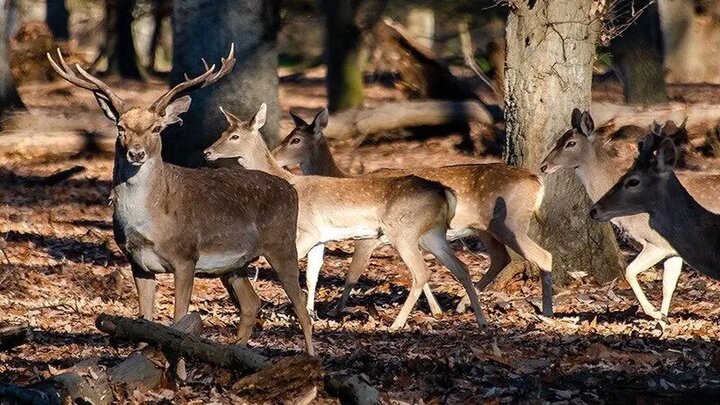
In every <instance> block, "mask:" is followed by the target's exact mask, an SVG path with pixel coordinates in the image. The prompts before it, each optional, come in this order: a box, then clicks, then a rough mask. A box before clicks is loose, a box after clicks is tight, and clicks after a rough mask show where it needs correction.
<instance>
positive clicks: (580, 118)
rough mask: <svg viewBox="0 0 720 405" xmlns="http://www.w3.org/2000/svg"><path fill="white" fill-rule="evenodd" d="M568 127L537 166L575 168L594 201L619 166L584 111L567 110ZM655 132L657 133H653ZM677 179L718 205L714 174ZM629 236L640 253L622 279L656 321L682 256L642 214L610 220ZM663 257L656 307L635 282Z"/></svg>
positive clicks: (718, 179) (719, 187)
mask: <svg viewBox="0 0 720 405" xmlns="http://www.w3.org/2000/svg"><path fill="white" fill-rule="evenodd" d="M571 125H572V128H571V129H569V130H568V131H567V132H565V134H563V136H562V137H560V139H559V140H558V141H557V142H556V143H555V147H554V148H553V149H552V150H551V151H550V153H548V155H547V157H546V158H545V160H544V161H543V162H542V164H541V166H540V171H541V172H543V173H546V174H550V173H553V172H555V171H557V170H559V169H562V168H568V169H573V170H575V174H576V175H577V176H578V177H579V178H580V181H581V182H582V183H583V185H584V187H585V191H587V193H588V195H589V196H590V199H592V200H593V201H598V200H599V199H600V197H602V195H603V194H605V193H606V192H607V191H608V190H610V188H611V187H612V185H613V184H614V183H615V182H617V180H618V179H619V178H620V177H621V176H622V172H621V169H620V168H618V165H617V163H616V162H615V161H614V160H613V159H612V157H611V156H610V155H609V154H608V152H607V151H606V150H605V148H604V147H603V144H602V142H601V141H600V140H599V139H598V137H597V135H596V134H595V132H594V128H595V125H594V122H593V120H592V117H591V116H590V113H588V112H587V111H586V112H582V113H581V112H580V110H578V109H575V110H573V113H572V117H571ZM656 136H657V135H656ZM678 178H679V179H680V181H681V182H682V183H683V184H684V185H685V187H687V189H688V190H689V191H690V192H691V193H692V194H694V195H696V196H698V197H699V198H700V200H701V203H702V204H703V205H704V206H705V207H706V208H708V209H711V210H713V211H718V210H720V201H718V199H717V196H718V195H720V175H708V174H699V173H693V174H691V173H686V174H679V175H678ZM613 222H614V223H615V225H617V226H618V227H619V228H620V229H622V230H623V231H624V232H625V233H627V235H629V236H630V237H631V238H632V239H634V240H635V241H637V242H638V243H640V245H641V246H642V250H641V251H640V254H639V255H638V256H637V257H636V258H635V260H633V261H632V262H631V263H630V264H629V265H628V266H627V268H626V269H625V278H626V280H627V281H628V284H630V287H631V288H632V290H633V292H634V293H635V296H636V297H637V299H638V301H639V302H640V306H641V307H642V309H643V312H645V314H647V315H648V316H650V317H652V318H654V319H658V320H662V319H665V318H666V317H667V315H668V312H669V310H670V302H671V300H672V294H673V291H674V290H675V286H676V284H677V280H678V277H680V272H681V270H682V262H683V261H682V259H681V258H680V257H678V256H677V253H676V252H675V250H674V249H673V247H672V246H670V244H669V243H668V241H667V240H665V239H664V238H663V237H662V236H661V235H660V234H658V233H657V232H656V231H655V230H653V229H652V227H651V226H650V225H649V224H648V216H647V215H632V216H627V217H622V218H617V219H616V220H614V221H613ZM663 259H664V260H665V263H664V267H665V269H664V272H663V298H662V304H661V307H660V310H659V311H658V310H657V309H656V308H655V307H654V306H653V305H652V304H651V303H650V301H648V299H647V297H646V296H645V293H644V292H643V290H642V288H641V287H640V284H639V283H638V281H637V276H638V274H640V273H642V272H643V271H645V270H647V269H648V268H650V267H652V266H653V265H654V264H655V263H657V262H659V261H661V260H663Z"/></svg>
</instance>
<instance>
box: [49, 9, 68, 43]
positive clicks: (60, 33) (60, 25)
mask: <svg viewBox="0 0 720 405" xmlns="http://www.w3.org/2000/svg"><path fill="white" fill-rule="evenodd" d="M69 19H70V13H69V12H68V9H67V7H66V6H65V0H47V2H46V4H45V22H46V23H47V25H48V28H50V31H51V32H52V34H53V38H55V40H56V41H67V40H68V39H70V30H69V29H68V20H69Z"/></svg>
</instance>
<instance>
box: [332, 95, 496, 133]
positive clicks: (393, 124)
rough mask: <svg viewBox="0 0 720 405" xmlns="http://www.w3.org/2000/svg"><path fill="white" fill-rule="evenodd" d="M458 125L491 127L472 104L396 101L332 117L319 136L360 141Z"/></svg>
mask: <svg viewBox="0 0 720 405" xmlns="http://www.w3.org/2000/svg"><path fill="white" fill-rule="evenodd" d="M460 123H480V124H485V125H493V123H494V120H493V118H492V115H491V114H490V112H488V110H487V109H486V108H485V106H483V105H482V104H480V103H478V102H476V101H399V102H392V103H387V104H384V105H381V106H379V107H376V108H369V109H354V110H349V111H345V112H341V113H338V114H334V115H332V117H330V120H329V122H328V127H327V128H326V129H325V130H324V131H323V134H324V135H325V136H326V137H329V138H334V139H339V140H345V139H361V140H362V139H366V138H368V137H370V136H372V135H375V134H380V133H387V132H393V131H398V130H401V129H405V128H413V127H422V126H437V125H448V124H460Z"/></svg>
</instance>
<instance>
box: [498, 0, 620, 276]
mask: <svg viewBox="0 0 720 405" xmlns="http://www.w3.org/2000/svg"><path fill="white" fill-rule="evenodd" d="M594 3H595V1H594V0H537V1H536V2H529V3H526V2H515V3H514V4H515V5H517V6H518V7H517V9H515V10H513V11H512V12H511V13H510V15H509V17H508V23H507V31H506V40H507V60H506V68H505V120H506V124H507V135H508V136H507V139H508V141H507V150H506V157H505V158H506V161H507V163H509V164H513V165H518V166H524V167H527V168H529V169H530V170H532V171H534V172H537V168H538V166H539V163H540V162H541V161H542V159H543V158H544V157H545V155H546V154H547V152H548V150H549V147H550V146H551V145H553V144H554V142H555V140H556V139H557V138H558V137H559V136H560V135H561V134H563V133H564V132H565V131H566V130H567V129H568V128H570V115H571V112H572V110H573V108H575V107H578V108H580V109H588V108H589V106H590V86H591V78H592V65H593V60H594V58H595V43H596V40H597V39H598V35H599V31H600V28H601V27H600V22H599V19H598V18H597V15H596V14H595V13H596V12H595V11H591V8H592V6H593V4H594ZM597 12H601V11H597ZM544 182H545V199H544V202H543V205H542V208H541V218H542V226H541V230H540V232H539V233H540V235H539V237H538V242H539V243H540V245H542V246H543V247H545V248H546V249H548V250H549V251H550V252H551V253H552V254H553V272H554V273H555V274H556V277H555V279H556V280H558V281H560V282H562V281H563V280H567V276H566V275H567V272H568V271H578V270H583V271H588V272H591V273H592V274H594V276H595V277H596V278H598V279H600V280H606V279H608V278H611V277H615V276H617V275H619V274H621V270H622V259H621V256H620V251H619V248H618V245H617V242H616V241H615V237H614V235H613V231H612V228H611V227H610V225H608V224H599V223H596V222H593V221H592V220H591V219H590V217H589V216H588V208H589V203H590V201H589V199H588V197H587V194H586V193H585V191H584V189H583V187H582V185H581V184H580V182H579V181H578V179H577V178H576V177H575V175H574V174H573V173H572V172H565V173H558V174H556V175H552V176H547V177H546V178H545V179H544Z"/></svg>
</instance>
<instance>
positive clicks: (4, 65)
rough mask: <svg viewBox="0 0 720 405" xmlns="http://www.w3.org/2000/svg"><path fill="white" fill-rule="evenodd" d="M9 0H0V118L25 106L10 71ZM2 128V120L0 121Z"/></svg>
mask: <svg viewBox="0 0 720 405" xmlns="http://www.w3.org/2000/svg"><path fill="white" fill-rule="evenodd" d="M8 1H9V0H0V120H1V119H2V118H3V116H4V115H5V114H6V113H8V112H9V111H11V110H13V109H19V108H25V106H24V105H23V103H22V101H21V100H20V95H19V94H18V91H17V87H15V79H13V76H12V72H11V71H10V56H9V52H8V38H7V37H6V34H7V31H8V30H7V29H6V28H7V24H8V23H9V21H8V17H9V13H10V5H9V4H8ZM0 128H2V121H0Z"/></svg>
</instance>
